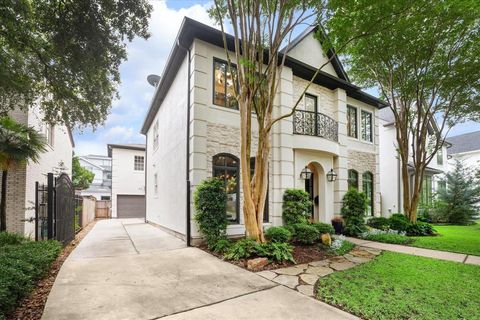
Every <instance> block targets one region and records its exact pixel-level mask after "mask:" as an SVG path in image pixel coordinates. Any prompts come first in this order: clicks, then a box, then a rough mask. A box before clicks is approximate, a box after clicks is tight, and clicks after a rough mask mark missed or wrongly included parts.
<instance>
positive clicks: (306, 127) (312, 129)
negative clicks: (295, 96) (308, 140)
mask: <svg viewBox="0 0 480 320" xmlns="http://www.w3.org/2000/svg"><path fill="white" fill-rule="evenodd" d="M293 133H294V134H304V135H307V136H316V137H322V138H325V139H328V140H332V141H335V142H338V123H337V121H335V120H333V119H332V118H330V117H329V116H327V115H325V114H323V113H320V112H313V111H305V110H296V111H295V113H294V114H293Z"/></svg>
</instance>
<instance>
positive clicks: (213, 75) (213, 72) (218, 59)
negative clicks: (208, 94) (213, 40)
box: [212, 57, 239, 110]
mask: <svg viewBox="0 0 480 320" xmlns="http://www.w3.org/2000/svg"><path fill="white" fill-rule="evenodd" d="M216 63H221V64H225V73H224V76H225V85H224V89H225V103H224V104H223V105H220V104H216V103H215V64H216ZM231 66H232V69H235V70H237V72H238V69H237V65H236V64H235V63H231ZM227 71H228V61H226V60H223V59H220V58H216V57H214V58H213V63H212V103H213V104H214V105H215V106H218V107H223V108H226V109H230V110H239V107H238V102H237V104H236V107H229V106H228V101H227V81H226V79H227ZM236 85H237V88H238V81H236Z"/></svg>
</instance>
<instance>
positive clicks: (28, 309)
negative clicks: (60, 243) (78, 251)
mask: <svg viewBox="0 0 480 320" xmlns="http://www.w3.org/2000/svg"><path fill="white" fill-rule="evenodd" d="M95 222H96V221H93V222H92V223H90V224H89V225H88V226H87V227H85V228H83V229H82V230H80V232H78V233H77V234H76V235H75V239H74V240H73V241H72V242H70V243H69V244H68V245H67V246H66V247H65V248H63V250H62V252H61V253H60V255H59V256H58V258H57V259H56V260H55V261H54V262H53V263H52V266H51V267H50V270H49V271H48V273H47V274H46V275H45V276H44V277H43V278H42V279H41V280H40V281H38V283H37V284H36V286H35V288H33V290H32V292H31V293H30V295H29V296H28V297H26V298H25V299H23V300H22V301H20V302H19V304H18V306H17V308H16V309H15V311H14V312H13V313H12V314H10V315H9V316H8V317H7V319H8V320H16V319H18V320H20V319H21V320H39V319H40V318H41V317H42V314H43V309H44V308H45V304H46V303H47V298H48V295H49V293H50V290H51V289H52V286H53V283H54V282H55V278H56V277H57V274H58V271H59V270H60V268H61V266H62V264H63V262H64V261H65V259H67V257H68V255H69V254H70V252H72V251H73V249H75V247H76V246H77V245H78V244H79V243H80V241H81V240H82V239H83V238H84V237H85V236H86V235H87V233H88V232H89V231H90V230H91V229H92V228H93V226H94V225H95Z"/></svg>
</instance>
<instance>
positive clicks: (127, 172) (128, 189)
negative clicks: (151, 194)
mask: <svg viewBox="0 0 480 320" xmlns="http://www.w3.org/2000/svg"><path fill="white" fill-rule="evenodd" d="M108 153H109V156H110V157H111V158H112V196H111V201H112V207H111V217H112V218H117V200H118V196H122V195H124V196H126V195H138V196H143V195H145V146H144V145H112V144H109V145H108ZM135 157H141V158H142V159H143V170H139V168H140V167H137V168H136V167H135Z"/></svg>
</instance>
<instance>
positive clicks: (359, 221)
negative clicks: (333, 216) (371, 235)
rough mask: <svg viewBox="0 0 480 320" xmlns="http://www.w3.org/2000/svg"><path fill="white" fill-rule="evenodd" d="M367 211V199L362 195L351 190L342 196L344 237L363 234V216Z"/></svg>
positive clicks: (364, 229) (365, 228)
mask: <svg viewBox="0 0 480 320" xmlns="http://www.w3.org/2000/svg"><path fill="white" fill-rule="evenodd" d="M366 210H367V198H366V196H365V194H364V193H362V192H358V191H357V190H356V189H354V188H351V189H350V190H348V191H347V193H345V195H344V196H343V205H342V210H341V213H342V216H343V218H344V219H345V227H344V229H343V232H344V233H345V234H346V235H350V236H358V235H359V234H361V233H363V232H365V231H366V230H367V227H366V226H365V222H364V216H365V212H366Z"/></svg>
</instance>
